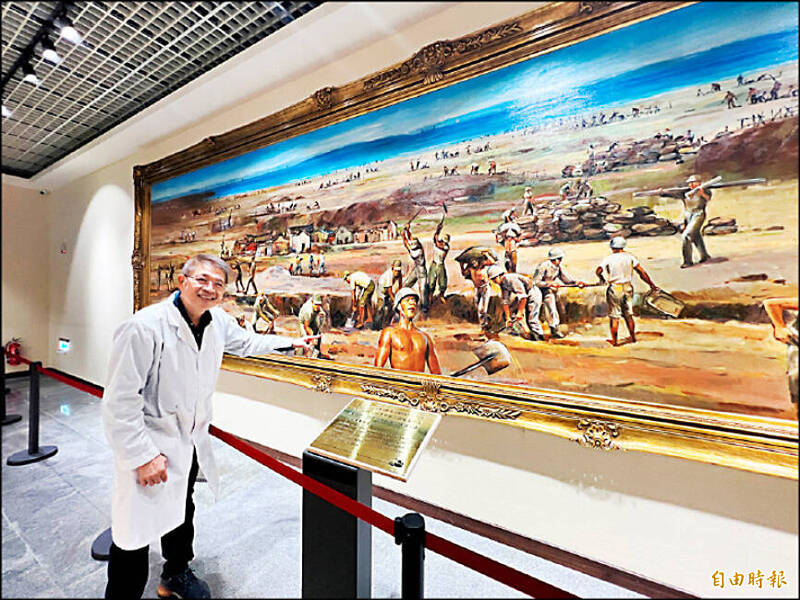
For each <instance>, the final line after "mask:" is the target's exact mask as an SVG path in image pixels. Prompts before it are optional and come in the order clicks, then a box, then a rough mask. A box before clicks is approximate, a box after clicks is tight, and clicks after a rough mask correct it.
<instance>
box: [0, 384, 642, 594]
mask: <svg viewBox="0 0 800 600" xmlns="http://www.w3.org/2000/svg"><path fill="white" fill-rule="evenodd" d="M6 386H7V387H9V388H10V389H11V392H10V394H8V395H7V396H6V404H7V409H8V412H9V413H18V414H22V415H23V419H22V421H20V422H18V423H14V424H11V425H7V426H4V427H3V430H2V431H3V434H2V440H3V456H2V459H3V463H2V465H3V466H2V483H3V486H2V516H3V520H2V535H3V541H2V566H3V579H2V596H3V597H4V598H20V597H24V598H53V597H59V598H94V597H102V595H103V591H104V589H105V577H106V565H107V563H103V562H97V561H95V560H93V559H92V558H91V554H90V549H91V545H92V542H93V541H94V539H95V538H96V537H97V535H98V534H100V533H101V532H102V531H103V530H104V529H106V528H107V527H108V526H109V525H110V509H111V506H110V495H111V474H112V457H111V451H110V449H109V448H108V446H107V444H106V441H105V438H104V435H103V430H102V425H101V422H100V400H99V399H98V398H95V397H94V396H91V395H89V394H86V393H83V392H80V391H78V390H76V389H73V388H71V387H69V386H67V385H65V384H62V383H60V382H57V381H54V380H52V379H50V378H47V377H43V378H42V387H41V424H40V435H39V444H40V446H44V445H55V446H57V447H58V453H57V454H56V455H55V456H53V457H51V458H49V459H47V460H45V461H42V462H38V463H33V464H30V465H25V466H17V467H11V466H8V465H7V464H6V459H7V458H8V456H10V455H11V454H13V453H14V452H17V451H19V450H24V449H25V448H27V444H28V418H27V412H28V402H27V397H28V380H27V378H14V379H9V380H7V382H6ZM214 442H215V451H216V455H217V461H218V463H219V468H220V474H221V477H222V494H221V497H220V499H219V501H218V502H216V503H214V502H213V499H212V495H211V492H210V490H209V489H208V488H207V486H205V485H203V484H198V486H197V490H196V492H195V503H196V505H197V514H196V516H195V529H196V537H195V546H194V547H195V555H196V556H197V558H196V559H195V560H194V561H193V563H192V568H193V569H194V570H195V572H197V573H198V574H199V575H200V576H202V577H203V578H204V579H206V581H208V583H209V585H210V586H211V590H212V593H213V596H214V597H217V598H225V597H236V598H246V597H259V598H297V597H300V592H301V572H300V564H301V561H300V552H301V547H300V540H301V537H300V531H301V529H300V528H301V521H300V507H301V492H300V488H299V487H297V486H296V485H295V484H293V483H291V482H290V481H288V480H286V479H284V478H283V477H281V476H279V475H276V474H275V473H273V472H272V471H270V470H268V469H266V468H265V467H263V466H261V465H260V464H258V463H256V462H255V461H253V460H251V459H250V458H248V457H246V456H244V455H243V454H240V453H239V452H237V451H236V450H234V449H233V448H230V447H229V446H227V445H225V444H224V443H222V442H221V441H219V440H217V439H214ZM373 507H374V508H375V509H376V510H378V511H379V512H381V513H383V514H385V515H386V516H388V517H390V518H394V517H395V516H399V515H402V514H405V513H406V512H408V511H407V510H406V509H404V508H402V507H400V506H396V505H394V504H390V503H388V502H385V501H382V500H379V499H373ZM425 520H426V527H427V529H428V530H429V531H432V532H434V533H436V534H438V535H441V536H443V537H445V538H447V539H450V540H452V541H454V542H456V543H459V544H461V545H464V546H466V547H468V548H471V549H472V550H475V551H476V552H480V553H482V554H484V555H486V556H489V557H491V558H494V559H495V560H498V561H500V562H504V563H506V564H509V565H511V566H513V567H515V568H517V569H520V570H522V571H524V572H526V573H529V574H530V575H532V576H534V577H537V578H540V579H543V580H545V581H547V582H549V583H551V584H553V585H556V586H558V587H561V588H562V589H565V590H567V591H570V592H572V593H574V594H576V595H578V596H581V597H586V598H591V597H615V598H622V597H627V598H632V597H641V596H639V595H638V594H635V593H633V592H630V591H628V590H625V589H623V588H619V587H617V586H614V585H611V584H608V583H605V582H603V581H599V580H597V579H593V578H591V577H588V576H586V575H583V574H582V573H578V572H575V571H572V570H571V569H567V568H565V567H561V566H559V565H554V564H552V563H548V562H546V561H544V560H542V559H539V558H537V557H534V556H531V555H529V554H526V553H524V552H521V551H518V550H515V549H513V548H510V547H508V546H505V545H503V544H499V543H496V542H494V541H491V540H488V539H485V538H482V537H480V536H477V535H474V534H471V533H469V532H466V531H463V530H461V529H458V528H456V527H453V526H451V525H448V524H446V523H442V522H440V521H436V520H434V519H431V518H428V517H426V519H425ZM372 539H373V542H372V543H373V550H372V560H373V566H372V569H373V571H372V595H373V597H376V598H397V597H399V596H400V548H399V546H396V545H395V544H394V540H393V539H392V538H391V537H390V536H388V535H386V534H384V533H383V532H381V531H377V530H374V531H373V535H372ZM160 570H161V557H160V554H159V548H158V547H157V545H155V547H153V546H151V549H150V581H149V583H148V585H147V588H146V589H145V594H144V595H145V597H146V598H155V597H156V593H155V590H156V586H157V583H158V575H159V573H160ZM425 595H426V596H428V597H437V598H516V597H525V596H524V595H523V594H521V593H519V592H517V591H516V590H514V589H512V588H509V587H507V586H504V585H502V584H500V583H498V582H496V581H493V580H492V579H489V578H487V577H485V576H483V575H481V574H479V573H476V572H474V571H472V570H470V569H468V568H466V567H463V566H461V565H458V564H456V563H454V562H452V561H450V560H448V559H446V558H444V557H442V556H439V555H437V554H434V553H432V552H427V553H426V558H425Z"/></svg>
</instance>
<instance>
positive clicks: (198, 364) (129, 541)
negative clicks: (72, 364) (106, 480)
mask: <svg viewBox="0 0 800 600" xmlns="http://www.w3.org/2000/svg"><path fill="white" fill-rule="evenodd" d="M173 299H174V295H172V296H170V297H169V298H167V299H165V300H164V301H162V302H159V303H157V304H153V305H150V306H147V307H146V308H143V309H142V310H140V311H138V312H136V313H135V314H134V315H133V316H132V317H131V318H130V319H128V320H127V321H125V322H124V323H123V324H122V325H120V326H119V328H118V329H117V330H116V332H115V333H114V340H113V344H112V349H111V356H110V360H109V368H108V382H107V385H106V388H105V393H104V394H103V401H102V413H103V425H104V428H105V433H106V438H107V439H108V442H109V444H110V445H111V448H112V450H113V453H114V462H115V466H114V489H113V498H112V506H111V537H112V539H113V540H114V543H115V544H116V545H117V546H119V547H120V548H122V549H123V550H134V549H136V548H141V547H143V546H146V545H148V544H150V543H152V542H154V541H155V540H156V539H158V538H160V537H161V536H162V535H164V534H165V533H167V532H169V531H172V530H173V529H175V528H176V527H177V526H179V525H180V524H181V523H183V521H184V519H185V513H186V490H187V485H188V479H189V469H190V467H191V464H192V454H193V452H192V450H193V449H196V450H197V462H198V463H199V465H200V469H201V470H202V472H203V474H204V475H205V476H206V479H207V480H208V483H209V485H210V486H211V489H212V491H213V492H214V496H215V497H217V495H218V494H219V475H218V473H217V468H216V463H215V461H214V454H213V452H212V446H211V436H210V435H209V433H208V426H209V423H210V422H211V407H212V402H211V397H212V394H213V393H214V388H215V385H216V381H217V375H218V373H219V367H220V364H221V363H222V354H223V352H228V353H231V354H236V355H239V356H248V355H258V354H267V353H270V352H273V351H274V350H275V349H276V348H282V347H287V346H291V345H292V341H293V338H289V337H283V336H274V335H258V334H254V333H252V332H247V331H245V330H244V329H242V328H241V327H239V325H238V324H237V323H236V321H235V320H234V319H233V317H232V316H231V315H229V314H228V313H226V312H225V311H224V310H222V309H221V308H214V309H212V310H211V315H212V320H211V323H210V324H209V325H208V326H207V327H206V329H205V332H204V333H203V342H202V348H201V349H200V350H198V349H197V343H196V342H195V340H194V336H193V335H192V332H191V330H190V329H189V325H188V323H186V320H185V319H184V318H183V316H182V315H181V314H180V311H179V310H178V308H177V307H176V306H175V305H174V304H173ZM159 453H162V454H164V455H165V456H166V457H167V481H166V482H165V483H160V484H158V485H155V486H143V485H139V483H138V480H137V475H136V467H139V466H141V465H143V464H145V463H147V462H149V461H150V460H152V459H153V458H155V457H156V456H158V454H159Z"/></svg>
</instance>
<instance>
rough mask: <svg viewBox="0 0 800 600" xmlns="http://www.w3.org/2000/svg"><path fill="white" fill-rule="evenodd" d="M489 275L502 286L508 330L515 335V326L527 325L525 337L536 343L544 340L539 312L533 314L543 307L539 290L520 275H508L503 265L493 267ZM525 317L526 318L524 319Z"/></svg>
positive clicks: (489, 270) (488, 272) (490, 268)
mask: <svg viewBox="0 0 800 600" xmlns="http://www.w3.org/2000/svg"><path fill="white" fill-rule="evenodd" d="M487 274H488V276H489V279H491V280H492V281H494V282H495V283H496V284H497V285H499V286H500V291H501V292H502V300H503V312H504V313H505V317H506V330H507V331H508V333H511V334H512V335H514V334H515V333H516V332H515V325H517V324H518V323H519V324H522V323H525V325H527V331H525V332H524V333H525V337H526V338H528V339H531V340H533V341H535V342H538V341H541V340H543V339H544V331H542V324H541V323H540V322H539V318H538V312H537V313H536V315H534V314H533V310H532V308H533V307H534V306H537V305H538V306H541V303H542V293H541V292H540V291H539V288H538V287H536V286H535V285H532V284H531V282H530V281H529V280H528V279H527V278H526V277H524V276H523V275H520V274H519V273H508V272H507V271H506V270H505V269H504V268H503V267H502V266H501V265H496V264H495V265H492V266H491V267H489V269H488V271H487ZM523 317H524V318H523Z"/></svg>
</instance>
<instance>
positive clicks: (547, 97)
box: [152, 3, 798, 203]
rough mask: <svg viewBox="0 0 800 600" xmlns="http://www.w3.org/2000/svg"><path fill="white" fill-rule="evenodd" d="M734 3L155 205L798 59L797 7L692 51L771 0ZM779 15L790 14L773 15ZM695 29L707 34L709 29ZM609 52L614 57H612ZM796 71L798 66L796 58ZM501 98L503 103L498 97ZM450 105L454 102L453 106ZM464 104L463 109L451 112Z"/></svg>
mask: <svg viewBox="0 0 800 600" xmlns="http://www.w3.org/2000/svg"><path fill="white" fill-rule="evenodd" d="M728 4H730V3H708V4H700V5H694V6H690V7H688V8H685V9H681V10H677V11H673V12H672V13H668V14H667V15H663V16H661V17H658V18H656V19H651V20H649V21H645V22H643V23H639V24H636V25H632V26H629V27H627V28H624V29H621V30H617V31H614V32H611V33H608V34H605V35H602V36H599V37H597V38H593V39H590V40H587V41H585V42H581V43H580V44H577V45H575V46H572V47H568V48H564V49H561V50H558V51H555V52H552V53H550V54H546V55H544V56H540V57H536V58H534V59H531V60H529V61H525V62H522V63H519V64H517V65H513V66H511V67H507V68H505V69H501V70H499V71H496V72H492V73H487V74H485V75H482V76H479V77H476V78H473V79H471V80H468V81H464V82H462V83H459V84H455V85H452V86H449V87H447V88H444V89H441V90H438V91H436V92H432V93H430V94H426V95H423V96H420V97H417V98H413V99H410V100H407V101H405V102H402V103H399V104H397V105H394V106H390V107H387V108H384V109H381V110H379V111H375V112H373V113H368V114H366V115H363V116H360V117H357V118H354V119H350V120H348V121H345V122H343V123H338V124H335V125H331V126H329V127H325V128H323V129H320V130H317V131H314V132H311V133H308V134H305V135H302V136H298V137H296V138H293V139H289V140H286V141H284V142H279V143H277V144H274V145H272V146H269V147H266V148H263V149H261V150H256V151H253V152H251V153H249V154H247V155H244V156H240V157H236V158H233V159H229V160H227V161H224V162H221V163H218V164H216V165H212V166H209V167H205V168H203V169H199V170H197V171H194V172H192V173H187V174H186V175H182V176H180V177H176V178H173V179H171V180H168V181H165V182H162V183H158V184H155V185H154V186H153V190H152V191H153V194H152V197H153V202H154V203H157V202H164V201H167V200H170V199H172V198H176V197H180V196H184V195H187V194H192V193H200V192H207V191H211V190H213V192H214V197H221V196H226V195H230V194H236V193H242V192H248V191H252V190H258V189H265V188H269V187H273V186H277V185H281V184H284V183H287V182H291V181H300V180H304V179H308V178H311V177H314V176H318V175H322V174H326V173H332V172H334V171H338V170H343V169H351V168H356V167H359V166H361V165H367V164H370V163H374V162H377V161H382V160H386V159H390V158H396V157H398V156H401V155H408V154H411V155H413V153H416V152H422V151H433V150H434V149H438V148H444V147H447V146H449V145H452V144H455V143H459V142H462V141H466V140H471V139H476V138H479V137H481V136H490V135H496V134H500V133H503V132H507V131H512V130H516V129H521V128H526V127H531V126H536V125H541V124H544V123H546V122H547V121H549V120H552V119H558V118H564V117H571V116H574V115H579V114H586V113H591V112H596V111H599V110H604V111H607V112H610V111H611V110H613V109H614V108H615V107H620V108H621V107H622V106H623V105H625V106H630V105H631V104H634V103H636V102H639V101H644V102H646V101H647V99H649V98H653V97H655V96H657V95H659V94H662V93H666V92H670V91H674V90H678V89H682V88H690V89H691V88H695V87H700V86H707V85H708V84H709V83H710V82H713V81H716V80H723V79H730V78H735V77H736V76H737V75H740V74H754V73H756V72H758V71H765V70H768V69H770V68H772V67H775V66H777V65H784V64H787V63H792V62H795V63H796V61H797V59H798V28H797V15H796V12H795V13H794V16H793V18H791V19H785V20H783V24H782V25H783V27H786V29H783V30H780V31H770V32H768V33H764V34H761V35H754V36H752V37H745V38H744V39H736V40H735V41H731V42H729V43H722V44H719V45H715V46H713V47H710V48H706V49H703V50H700V51H697V52H693V53H690V52H686V48H687V47H689V48H690V47H692V46H691V39H692V38H691V37H690V36H689V32H685V30H686V29H687V28H686V23H687V22H694V23H702V22H705V21H707V20H708V19H709V18H712V17H715V18H716V23H717V27H724V26H725V24H726V23H728V22H729V21H730V22H731V23H732V22H733V19H735V20H736V22H737V23H736V25H735V26H736V28H737V31H741V28H742V27H746V26H747V24H746V22H745V23H744V24H742V21H741V19H742V18H747V17H748V14H747V12H748V11H749V10H751V8H752V7H750V6H748V5H755V4H760V5H761V6H762V7H763V6H765V5H766V4H767V3H740V4H738V5H735V4H733V5H732V7H731V11H733V12H732V13H730V12H729V14H728V16H727V18H726V19H723V20H722V21H723V22H721V23H720V19H719V17H718V13H715V12H714V11H718V10H719V9H720V7H724V6H725V5H728ZM769 4H772V5H776V4H779V3H769ZM789 4H791V3H789ZM743 7H744V8H743ZM795 8H796V6H795ZM772 9H773V11H775V10H777V11H779V12H780V11H781V10H783V9H782V7H780V6H777V7H776V6H773V7H772ZM755 14H757V13H753V15H752V16H755ZM763 16H764V15H763V14H762V15H761V17H762V18H763ZM778 16H780V15H778ZM704 20H705V21H704ZM773 20H780V19H775V17H773ZM731 26H733V25H731ZM678 27H680V28H681V29H680V31H681V32H682V33H681V34H680V35H678V34H677V33H676V38H675V39H674V40H673V42H674V44H676V45H677V46H676V48H673V52H672V53H673V54H676V55H675V56H674V57H672V58H668V59H665V60H660V61H657V62H652V63H650V64H642V65H641V66H635V68H628V69H626V68H625V67H626V66H627V64H631V63H632V64H634V65H637V64H639V63H642V62H643V59H642V58H639V59H638V61H636V60H631V61H629V62H628V63H626V64H621V65H620V64H619V63H620V58H619V56H620V48H622V49H623V50H626V51H627V52H636V51H637V50H638V52H639V53H642V52H643V53H645V54H649V56H651V57H652V56H664V54H665V50H664V49H668V48H669V45H668V40H667V41H666V44H667V45H665V42H664V41H662V42H660V43H659V44H656V45H657V46H658V52H657V53H651V50H650V49H649V48H648V43H649V40H650V39H651V38H652V36H653V35H654V33H653V32H654V31H659V32H663V31H671V30H673V29H675V28H678ZM773 28H774V27H773ZM694 33H695V35H703V31H702V30H701V31H699V32H698V31H695V32H694ZM683 36H689V37H686V38H684V37H683ZM661 37H663V36H661ZM740 37H741V36H740ZM722 39H724V37H723V38H722ZM676 50H677V52H676ZM604 57H605V58H606V61H605V62H604V61H603V60H602V59H603V58H604ZM645 60H646V59H645ZM564 64H570V65H573V68H572V70H564V69H563V65H564ZM581 64H583V65H584V66H585V67H586V70H587V71H588V72H589V73H588V74H587V73H581V72H580V71H579V70H577V69H578V67H579V66H580V65H581ZM593 65H597V68H593ZM793 68H796V64H795V65H794V66H793ZM559 69H560V70H561V76H563V79H564V80H563V82H562V85H561V86H560V87H557V88H555V90H554V91H552V92H551V93H548V92H547V90H542V89H538V86H537V82H550V84H551V86H552V81H553V80H554V79H555V81H556V82H558V81H559V79H558V78H559ZM606 74H607V76H605V75H606ZM773 74H774V73H773ZM598 75H600V77H598ZM592 77H593V79H591V80H589V79H590V78H592ZM514 86H517V88H519V87H521V86H529V89H530V90H531V93H529V94H525V93H524V89H523V90H522V93H520V92H519V91H518V92H517V93H516V94H508V93H506V94H504V93H498V94H493V93H492V91H493V90H501V91H504V90H505V89H506V88H513V87H514ZM542 87H545V83H542ZM692 93H693V91H692ZM504 96H505V98H504ZM476 98H482V99H483V102H477V101H476V100H475V99H476ZM492 98H498V100H497V101H496V102H495V103H493V102H492ZM442 107H447V111H444V110H442ZM459 108H460V109H461V110H462V112H460V113H458V112H456V113H455V115H453V116H447V115H448V113H449V114H450V115H452V114H453V111H458V110H459ZM470 108H472V109H473V110H470ZM442 114H444V115H445V117H446V118H441V117H439V118H441V120H438V121H437V115H442ZM425 117H427V118H425ZM426 120H427V122H426ZM420 122H424V123H425V124H424V125H423V126H422V127H420V128H418V129H416V130H414V131H411V132H409V133H405V132H404V129H405V130H407V129H408V126H409V125H413V124H417V125H418V124H419V123H420ZM359 138H360V139H359ZM210 199H213V197H212V198H210Z"/></svg>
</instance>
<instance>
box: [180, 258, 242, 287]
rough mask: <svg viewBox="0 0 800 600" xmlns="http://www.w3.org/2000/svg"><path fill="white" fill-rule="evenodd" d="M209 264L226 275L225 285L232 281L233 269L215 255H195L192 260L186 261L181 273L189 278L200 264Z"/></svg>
mask: <svg viewBox="0 0 800 600" xmlns="http://www.w3.org/2000/svg"><path fill="white" fill-rule="evenodd" d="M201 262H204V263H209V264H212V265H214V266H215V267H217V268H218V269H219V270H220V271H222V272H223V273H225V283H228V281H230V279H231V268H230V267H229V266H228V263H226V262H225V261H224V260H222V259H221V258H220V257H219V256H214V255H213V254H195V255H194V256H193V257H192V258H190V259H189V260H187V261H186V263H185V264H184V265H183V268H182V269H181V273H182V274H183V275H184V277H188V276H189V275H192V274H193V273H194V272H195V271H196V270H197V267H199V266H200V263H201Z"/></svg>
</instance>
